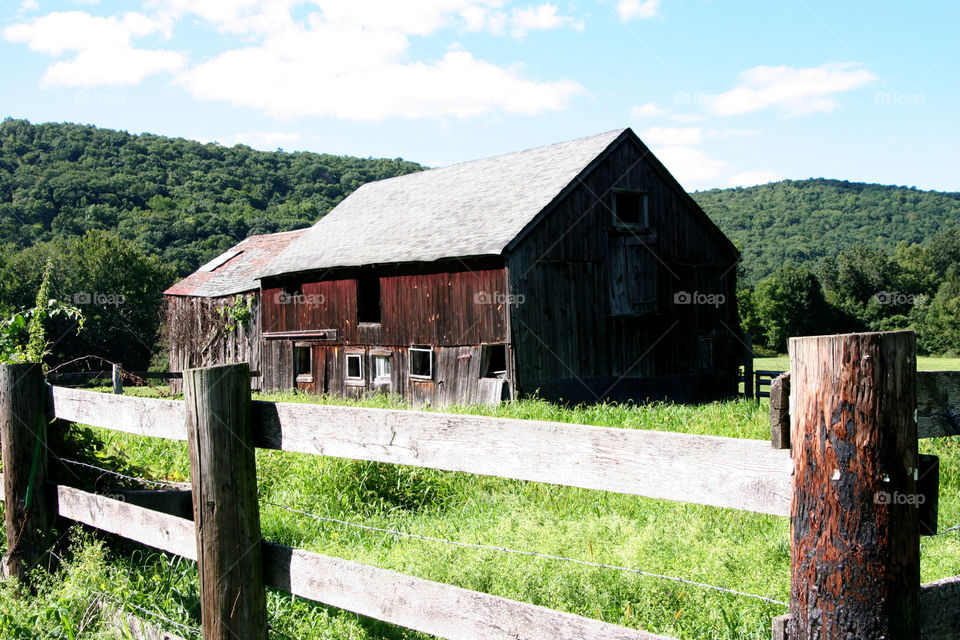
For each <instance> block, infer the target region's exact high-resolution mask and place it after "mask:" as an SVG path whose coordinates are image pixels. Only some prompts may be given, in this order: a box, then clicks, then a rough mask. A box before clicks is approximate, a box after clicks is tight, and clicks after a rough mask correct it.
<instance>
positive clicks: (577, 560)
mask: <svg viewBox="0 0 960 640" xmlns="http://www.w3.org/2000/svg"><path fill="white" fill-rule="evenodd" d="M57 459H58V460H60V461H61V462H65V463H67V464H72V465H77V466H81V467H86V468H89V469H93V470H96V471H100V472H103V473H107V474H110V475H114V476H117V477H120V478H123V479H125V480H132V481H136V482H142V483H145V484H150V485H154V486H163V487H170V488H173V489H183V488H184V487H183V485H182V484H180V485H178V484H176V483H173V482H167V481H162V480H149V479H147V478H140V477H136V476H129V475H126V474H123V473H119V472H117V471H113V470H111V469H106V468H104V467H98V466H96V465H92V464H88V463H86V462H78V461H76V460H68V459H66V458H59V457H58V458H57ZM261 502H262V503H263V504H265V505H268V506H271V507H275V508H278V509H282V510H284V511H288V512H290V513H294V514H298V515H301V516H306V517H309V518H312V519H314V520H318V521H320V522H328V523H331V524H339V525H342V526H345V527H351V528H354V529H358V530H362V531H370V532H374V533H383V534H387V535H394V536H398V537H403V538H410V539H414V540H421V541H424V542H434V543H440V544H446V545H450V546H455V547H462V548H468V549H477V550H482V551H496V552H499V553H506V554H512V555H518V556H527V557H532V558H540V559H542V560H552V561H557V562H568V563H572V564H578V565H583V566H588V567H594V568H597V569H608V570H612V571H621V572H624V573H632V574H635V575H640V576H644V577H648V578H656V579H659V580H667V581H670V582H677V583H680V584H686V585H690V586H695V587H700V588H703V589H710V590H713V591H718V592H720V593H726V594H730V595H735V596H741V597H744V598H753V599H756V600H761V601H763V602H768V603H770V604H776V605H780V606H784V607H788V606H790V605H789V603H787V602H783V601H782V600H776V599H774V598H770V597H767V596H762V595H757V594H754V593H748V592H745V591H739V590H737V589H730V588H728V587H722V586H718V585H714V584H709V583H706V582H699V581H696V580H688V579H686V578H680V577H677V576H670V575H666V574H662V573H656V572H652V571H645V570H643V569H638V568H635V567H625V566H621V565H615V564H608V563H604V562H594V561H592V560H583V559H580V558H570V557H567V556H559V555H554V554H549V553H541V552H539V551H529V550H521V549H511V548H509V547H501V546H496V545H487V544H480V543H474V542H461V541H458V540H449V539H446V538H437V537H434V536H425V535H420V534H416V533H409V532H405V531H400V530H398V529H390V528H386V527H374V526H371V525H365V524H360V523H357V522H350V521H348V520H342V519H339V518H332V517H329V516H321V515H318V514H316V513H311V512H309V511H304V510H302V509H295V508H293V507H289V506H286V505H282V504H277V503H275V502H270V501H268V500H264V499H262V498H261ZM958 530H960V524H958V525H956V526H953V527H950V528H948V529H944V530H943V531H940V532H938V533H936V534H934V535H937V536H940V535H943V534H945V533H950V532H952V531H958Z"/></svg>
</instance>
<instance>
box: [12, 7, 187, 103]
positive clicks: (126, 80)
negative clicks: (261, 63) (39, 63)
mask: <svg viewBox="0 0 960 640" xmlns="http://www.w3.org/2000/svg"><path fill="white" fill-rule="evenodd" d="M167 27H168V25H167V24H166V23H164V22H163V21H160V20H156V19H154V18H150V17H148V16H145V15H144V14H142V13H136V12H127V13H124V14H122V15H120V16H111V17H109V18H102V17H96V16H92V15H90V14H89V13H85V12H83V11H64V12H54V13H50V14H47V15H45V16H42V17H40V18H37V19H36V20H33V21H32V22H25V23H20V24H14V25H11V26H9V27H7V28H6V29H4V31H3V37H4V38H5V39H6V40H8V41H10V42H24V43H26V44H27V46H28V47H29V48H30V49H31V50H32V51H38V52H42V53H47V54H50V55H53V56H60V55H62V54H64V53H66V52H75V53H76V56H75V57H74V58H73V59H72V60H67V61H60V62H56V63H54V64H53V65H51V66H50V67H49V68H48V69H47V70H46V72H45V73H44V74H43V77H42V79H41V84H43V85H45V86H84V87H92V86H96V85H102V84H112V85H127V84H135V83H137V82H140V81H141V80H143V79H144V78H145V77H147V76H148V75H151V74H154V73H159V72H164V71H174V70H176V69H179V68H180V67H182V66H184V65H185V64H186V57H185V56H184V55H183V54H181V53H178V52H175V51H164V50H156V51H151V50H147V49H137V48H135V47H134V46H133V45H132V40H133V38H138V37H143V36H147V35H150V34H153V33H157V32H164V31H165V30H166V29H167Z"/></svg>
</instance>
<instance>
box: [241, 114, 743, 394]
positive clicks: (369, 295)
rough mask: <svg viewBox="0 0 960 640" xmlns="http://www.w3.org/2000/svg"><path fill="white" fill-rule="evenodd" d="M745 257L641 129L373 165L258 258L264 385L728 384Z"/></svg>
mask: <svg viewBox="0 0 960 640" xmlns="http://www.w3.org/2000/svg"><path fill="white" fill-rule="evenodd" d="M738 259H739V254H738V252H737V250H736V248H735V247H734V246H733V245H732V244H731V242H730V241H729V240H728V239H727V238H726V237H725V236H724V234H723V233H722V232H721V231H720V230H719V229H718V228H717V227H716V225H714V224H713V222H711V220H710V219H709V218H708V217H707V216H706V215H705V214H704V212H703V211H702V210H701V209H700V207H699V206H698V205H697V204H696V203H695V202H694V201H693V199H692V198H690V196H689V195H688V194H687V193H686V192H685V191H684V190H683V188H682V187H681V186H680V185H679V184H678V183H677V181H676V180H675V179H674V178H673V177H672V176H671V175H670V173H669V172H668V171H667V169H666V168H665V167H664V166H663V165H662V164H661V163H660V162H659V161H658V160H657V158H656V157H654V156H653V154H652V153H650V150H649V149H647V147H646V146H645V145H644V144H643V143H642V142H641V141H640V139H639V138H638V137H637V136H636V135H635V134H634V133H633V131H631V130H630V129H621V130H617V131H611V132H608V133H603V134H600V135H595V136H591V137H587V138H582V139H579V140H572V141H569V142H562V143H559V144H553V145H549V146H546V147H541V148H536V149H530V150H527V151H521V152H517V153H510V154H507V155H502V156H497V157H493V158H487V159H483V160H476V161H472V162H465V163H462V164H457V165H453V166H449V167H444V168H439V169H432V170H429V171H423V172H419V173H413V174H409V175H404V176H400V177H396V178H391V179H387V180H381V181H377V182H372V183H368V184H366V185H363V186H362V187H360V188H359V189H357V190H356V191H355V192H354V193H353V194H351V195H350V196H349V197H347V198H346V199H344V200H343V201H342V202H341V203H340V204H339V205H338V206H337V207H336V208H334V209H333V211H331V212H330V213H329V214H327V215H326V216H325V217H323V218H322V219H321V220H320V221H318V222H317V223H316V224H315V225H314V226H313V227H311V228H310V229H307V230H306V231H304V232H303V233H302V234H301V235H299V236H297V237H296V238H293V239H291V240H290V242H289V244H287V245H286V246H285V248H283V249H282V250H280V251H279V252H278V253H277V254H276V256H275V257H274V258H273V259H272V260H270V262H269V263H268V264H266V266H265V267H264V268H263V269H262V270H261V271H260V272H259V276H260V286H261V291H262V294H261V298H260V301H261V304H260V323H261V326H260V329H261V338H262V352H261V353H262V355H261V358H260V370H261V372H262V376H263V377H262V383H263V387H264V389H291V388H295V389H300V390H303V391H306V392H314V393H331V394H337V395H345V396H354V397H357V396H362V395H364V394H367V393H371V392H389V393H394V394H398V395H400V396H402V397H404V398H406V399H408V400H410V401H411V402H412V403H414V404H418V405H419V404H425V403H429V404H433V405H450V404H467V403H478V402H479V403H489V402H499V401H501V400H503V399H508V398H513V397H516V396H517V395H519V394H537V395H539V396H541V397H545V398H548V399H553V400H560V399H562V400H564V401H570V402H580V401H588V402H593V401H598V400H603V399H613V400H619V401H623V400H628V399H633V400H640V401H642V400H645V399H654V398H670V399H674V400H681V401H703V400H711V399H718V398H724V397H730V396H732V395H734V394H735V392H736V388H737V371H738V365H739V363H740V355H741V353H742V346H740V345H741V337H742V336H741V332H740V327H739V322H738V317H737V309H736V296H735V291H736V275H737V274H736V272H737V269H736V265H737V261H738ZM251 362H253V360H252V359H251Z"/></svg>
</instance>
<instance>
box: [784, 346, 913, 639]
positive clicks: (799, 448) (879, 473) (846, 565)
mask: <svg viewBox="0 0 960 640" xmlns="http://www.w3.org/2000/svg"><path fill="white" fill-rule="evenodd" d="M790 366H791V370H790V383H791V397H790V406H791V407H792V408H793V410H792V412H791V414H792V415H791V432H792V443H791V444H792V447H793V448H792V451H793V462H794V472H793V504H792V508H791V524H790V529H791V536H792V547H791V566H792V580H791V593H790V622H789V625H788V637H789V638H790V640H815V639H816V640H834V639H841V638H844V639H846V638H890V639H896V640H913V639H916V638H918V637H919V614H918V611H919V608H918V607H919V594H920V537H919V528H918V510H917V500H916V498H917V489H916V486H917V481H916V478H917V474H916V469H917V466H918V453H917V424H916V421H915V420H914V406H915V403H916V400H915V398H916V396H915V394H916V347H915V336H914V334H913V332H909V331H896V332H889V333H861V334H846V335H833V336H818V337H810V338H791V339H790Z"/></svg>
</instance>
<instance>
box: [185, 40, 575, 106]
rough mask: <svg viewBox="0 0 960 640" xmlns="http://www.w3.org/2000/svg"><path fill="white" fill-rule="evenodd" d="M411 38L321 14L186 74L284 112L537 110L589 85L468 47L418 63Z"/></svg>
mask: <svg viewBox="0 0 960 640" xmlns="http://www.w3.org/2000/svg"><path fill="white" fill-rule="evenodd" d="M407 46H408V44H407V40H406V38H405V37H404V36H403V35H402V34H399V33H395V32H394V33H391V32H384V31H382V30H376V31H374V30H369V29H365V28H362V27H346V26H343V25H331V24H328V23H323V22H320V21H314V23H313V24H312V25H311V28H310V29H309V30H303V31H300V32H298V33H295V34H284V35H283V36H277V37H273V38H269V39H267V40H266V41H265V42H264V44H263V45H262V46H255V47H248V48H245V49H237V50H233V51H228V52H226V53H224V54H221V55H220V56H218V57H216V58H214V59H213V60H211V61H209V62H206V63H203V64H201V65H198V66H197V67H194V68H193V69H190V70H188V71H187V72H185V73H184V74H183V75H182V76H181V77H180V79H179V82H180V83H181V84H182V85H183V86H185V87H186V88H187V89H188V90H189V91H190V92H191V93H192V94H193V95H194V96H196V97H197V98H200V99H205V100H226V101H229V102H232V103H233V104H237V105H244V106H249V107H254V108H257V109H262V110H264V111H266V112H268V113H269V114H271V115H273V116H276V117H295V116H305V115H315V116H333V117H337V118H343V119H347V120H380V119H383V118H387V117H405V118H421V117H437V116H456V117H469V116H476V115H482V114H486V113H489V112H492V111H497V110H503V111H506V112H509V113H524V114H536V113H541V112H543V111H551V110H557V109H561V108H563V107H564V106H565V105H566V103H567V102H568V101H569V100H570V99H571V98H572V97H574V96H576V95H578V94H580V93H582V91H583V90H582V88H581V87H580V86H579V85H577V84H575V83H573V82H568V81H560V82H547V83H538V82H534V81H531V80H527V79H525V78H523V77H521V76H520V75H519V73H518V72H517V71H516V70H511V69H505V68H503V67H499V66H496V65H494V64H491V63H488V62H484V61H482V60H477V59H476V58H474V57H473V56H472V55H471V54H470V53H468V52H464V51H449V52H447V53H446V54H445V55H444V57H443V58H442V59H441V60H439V61H438V62H436V63H433V64H426V63H423V62H414V63H409V62H406V61H405V60H404V59H403V58H404V54H405V53H406V50H407ZM317 61H324V64H317Z"/></svg>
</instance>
